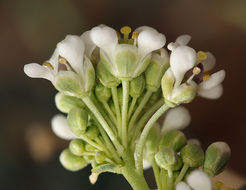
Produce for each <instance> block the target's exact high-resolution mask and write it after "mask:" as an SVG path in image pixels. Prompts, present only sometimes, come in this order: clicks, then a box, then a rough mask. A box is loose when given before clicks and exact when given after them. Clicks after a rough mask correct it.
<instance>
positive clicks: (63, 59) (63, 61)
mask: <svg viewBox="0 0 246 190" xmlns="http://www.w3.org/2000/svg"><path fill="white" fill-rule="evenodd" d="M58 62H59V63H60V64H64V65H66V64H67V60H66V59H65V58H64V57H59V59H58Z"/></svg>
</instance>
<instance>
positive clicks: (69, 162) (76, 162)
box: [60, 149, 87, 171]
mask: <svg viewBox="0 0 246 190" xmlns="http://www.w3.org/2000/svg"><path fill="white" fill-rule="evenodd" d="M60 162H61V164H62V165H63V167H64V168H66V169H67V170H70V171H78V170H81V169H83V168H84V167H85V166H87V162H86V161H85V159H84V158H83V157H81V156H76V155H74V154H73V153H72V152H71V151H70V150H69V149H65V150H63V151H62V153H61V155H60Z"/></svg>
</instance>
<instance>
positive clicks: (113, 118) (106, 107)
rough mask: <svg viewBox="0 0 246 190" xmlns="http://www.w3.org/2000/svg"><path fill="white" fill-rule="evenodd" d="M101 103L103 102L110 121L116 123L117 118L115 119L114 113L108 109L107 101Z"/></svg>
mask: <svg viewBox="0 0 246 190" xmlns="http://www.w3.org/2000/svg"><path fill="white" fill-rule="evenodd" d="M102 104H103V106H104V108H105V110H106V111H107V112H108V114H109V117H110V118H111V119H112V121H113V122H114V124H115V125H117V119H116V117H115V115H114V113H113V112H112V110H111V109H110V107H109V105H108V103H107V102H102Z"/></svg>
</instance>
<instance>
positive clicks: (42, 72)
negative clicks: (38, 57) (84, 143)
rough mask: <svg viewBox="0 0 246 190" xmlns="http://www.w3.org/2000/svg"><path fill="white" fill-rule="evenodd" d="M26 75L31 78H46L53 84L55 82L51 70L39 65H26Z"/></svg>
mask: <svg viewBox="0 0 246 190" xmlns="http://www.w3.org/2000/svg"><path fill="white" fill-rule="evenodd" d="M24 73H25V74H26V75H27V76H29V77H31V78H44V79H47V80H50V81H51V82H52V81H53V80H54V77H53V75H52V73H51V71H50V69H49V68H47V67H44V66H42V65H39V64H37V63H29V64H26V65H24Z"/></svg>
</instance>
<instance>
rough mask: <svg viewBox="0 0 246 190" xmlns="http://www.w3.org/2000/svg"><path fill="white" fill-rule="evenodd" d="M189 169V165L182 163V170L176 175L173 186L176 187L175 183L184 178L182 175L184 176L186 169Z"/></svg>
mask: <svg viewBox="0 0 246 190" xmlns="http://www.w3.org/2000/svg"><path fill="white" fill-rule="evenodd" d="M188 169H189V166H188V165H187V164H184V165H183V168H182V170H181V172H180V173H179V176H178V177H177V179H176V181H175V183H174V186H175V187H176V185H177V184H178V183H179V182H180V181H182V179H183V178H184V176H185V174H186V172H187V170H188Z"/></svg>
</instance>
